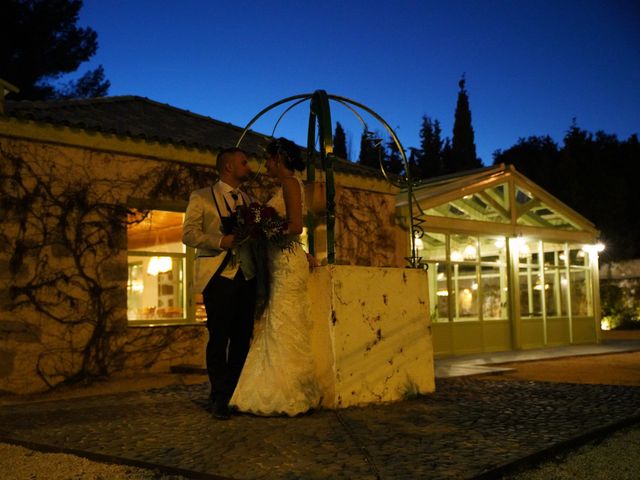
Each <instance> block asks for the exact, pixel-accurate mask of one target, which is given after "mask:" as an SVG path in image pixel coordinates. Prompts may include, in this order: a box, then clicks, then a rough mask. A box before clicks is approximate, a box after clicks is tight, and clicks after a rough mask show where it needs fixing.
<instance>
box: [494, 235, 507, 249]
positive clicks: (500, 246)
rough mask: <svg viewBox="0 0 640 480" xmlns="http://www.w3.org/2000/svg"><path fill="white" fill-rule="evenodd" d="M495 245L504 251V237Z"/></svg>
mask: <svg viewBox="0 0 640 480" xmlns="http://www.w3.org/2000/svg"><path fill="white" fill-rule="evenodd" d="M494 245H495V246H496V248H498V249H500V250H502V249H503V248H504V246H505V242H504V237H502V238H499V239H497V240H496V243H494Z"/></svg>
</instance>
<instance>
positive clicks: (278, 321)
mask: <svg viewBox="0 0 640 480" xmlns="http://www.w3.org/2000/svg"><path fill="white" fill-rule="evenodd" d="M267 155H268V157H267V160H266V164H265V165H266V170H267V175H269V176H270V177H273V178H275V179H277V180H278V181H279V183H280V186H279V188H278V189H277V191H276V193H275V195H274V196H273V197H272V198H271V200H269V202H268V205H270V206H272V207H273V208H275V209H276V211H277V212H278V213H279V214H280V215H282V216H283V217H285V218H286V219H287V220H288V233H289V234H291V235H295V236H299V235H300V233H302V224H303V221H302V218H303V214H304V209H305V206H304V195H303V188H302V182H301V180H300V179H299V178H297V177H296V176H295V171H302V170H303V169H304V168H305V164H304V161H303V160H302V158H301V155H300V150H299V149H298V147H297V146H296V145H295V144H294V143H293V142H290V141H289V140H287V139H284V138H279V139H277V140H274V141H273V142H271V143H270V144H269V145H268V146H267ZM298 238H299V237H298ZM268 258H269V277H270V278H269V282H270V292H269V299H268V304H267V308H266V310H265V313H264V315H263V316H262V318H261V319H259V320H258V322H257V323H256V328H255V331H254V336H253V341H252V343H251V348H250V350H249V355H248V356H247V360H246V362H245V364H244V367H243V370H242V373H241V375H240V380H239V381H238V385H237V387H236V389H235V392H234V394H233V397H232V398H231V402H230V406H231V407H235V408H237V409H238V410H239V411H242V412H249V413H253V414H256V415H289V416H294V415H298V414H300V413H304V412H306V411H308V410H310V409H312V408H315V407H318V406H319V404H320V401H321V393H320V389H319V387H318V383H317V379H316V375H315V367H314V363H313V357H312V354H311V337H310V333H311V328H312V322H311V318H310V317H309V313H308V300H307V282H308V278H309V268H308V262H307V256H306V253H305V251H304V250H303V249H302V246H301V244H300V243H294V248H293V249H292V251H289V250H280V249H279V248H278V247H275V246H274V247H270V248H269V251H268Z"/></svg>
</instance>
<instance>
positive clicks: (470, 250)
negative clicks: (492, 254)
mask: <svg viewBox="0 0 640 480" xmlns="http://www.w3.org/2000/svg"><path fill="white" fill-rule="evenodd" d="M476 255H477V249H476V247H474V246H473V245H467V246H466V247H464V252H463V256H464V258H466V259H469V260H473V259H475V258H476Z"/></svg>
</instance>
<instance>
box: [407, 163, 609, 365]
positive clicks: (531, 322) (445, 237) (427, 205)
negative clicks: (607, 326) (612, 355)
mask: <svg viewBox="0 0 640 480" xmlns="http://www.w3.org/2000/svg"><path fill="white" fill-rule="evenodd" d="M397 198H398V205H397V206H398V209H399V214H400V216H401V218H402V219H407V218H411V217H413V218H414V224H416V222H417V223H419V227H420V228H419V229H418V230H419V231H420V232H422V230H423V231H424V233H423V235H422V236H421V238H419V239H417V241H416V249H417V253H418V255H419V256H420V257H422V259H423V262H424V263H425V264H427V265H428V275H429V300H430V309H431V320H432V333H433V344H434V352H435V354H436V356H449V355H464V354H470V353H479V352H493V351H505V350H514V349H528V348H537V347H545V346H555V345H566V344H576V343H595V342H598V341H599V324H600V318H599V317H600V315H599V313H600V312H599V285H598V250H599V248H598V244H597V236H598V231H597V230H596V229H595V227H594V225H593V224H592V223H591V222H589V221H588V220H587V219H585V218H584V217H582V216H581V215H580V214H578V213H577V212H575V211H574V210H572V209H571V208H569V207H568V206H566V205H565V204H563V203H562V202H561V201H560V200H558V199H557V198H555V197H553V195H551V194H549V193H548V192H546V191H544V190H543V189H542V188H541V187H539V186H538V185H536V184H534V183H533V182H532V181H531V180H529V179H527V178H526V177H525V176H523V175H522V174H520V173H519V172H517V171H516V170H515V168H513V166H505V165H499V166H496V167H491V168H487V169H482V170H475V171H471V172H467V173H463V174H458V175H454V176H447V177H439V178H434V179H432V180H429V181H426V182H423V183H421V184H420V185H418V186H417V187H415V188H414V190H413V202H412V203H413V212H412V213H413V215H411V216H409V215H408V211H407V205H408V202H407V197H406V192H405V194H404V195H403V194H400V195H398V197H397Z"/></svg>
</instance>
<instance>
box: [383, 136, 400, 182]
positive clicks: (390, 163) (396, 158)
mask: <svg viewBox="0 0 640 480" xmlns="http://www.w3.org/2000/svg"><path fill="white" fill-rule="evenodd" d="M386 146H387V148H386V150H387V155H386V161H385V164H384V166H385V169H386V170H387V172H388V173H394V174H396V175H401V174H403V173H404V162H403V161H402V155H401V154H400V149H399V148H398V145H396V142H394V141H393V139H392V138H390V139H389V141H388V142H387V145H386Z"/></svg>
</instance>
